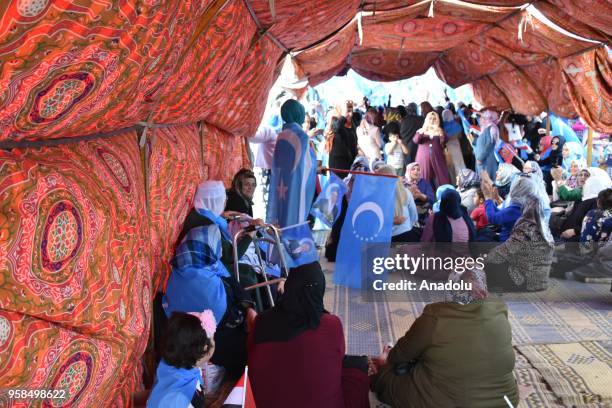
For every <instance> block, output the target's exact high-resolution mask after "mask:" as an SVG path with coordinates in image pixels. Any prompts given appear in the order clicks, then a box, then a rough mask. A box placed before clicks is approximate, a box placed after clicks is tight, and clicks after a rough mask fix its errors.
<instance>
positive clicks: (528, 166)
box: [523, 160, 551, 225]
mask: <svg viewBox="0 0 612 408" xmlns="http://www.w3.org/2000/svg"><path fill="white" fill-rule="evenodd" d="M523 173H527V174H531V175H532V176H533V177H534V179H535V180H534V181H535V187H536V191H535V195H536V197H538V199H539V200H540V203H541V204H542V209H543V211H544V221H545V222H546V224H547V225H548V222H549V221H550V215H551V208H550V196H549V195H548V193H547V192H546V182H545V181H544V173H543V172H542V169H541V168H540V165H539V164H538V162H536V161H533V160H528V161H526V162H525V164H524V165H523Z"/></svg>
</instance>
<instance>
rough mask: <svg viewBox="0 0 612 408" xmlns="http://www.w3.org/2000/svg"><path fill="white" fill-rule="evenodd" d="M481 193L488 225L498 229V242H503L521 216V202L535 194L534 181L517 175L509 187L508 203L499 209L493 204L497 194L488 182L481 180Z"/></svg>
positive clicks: (528, 176) (526, 176)
mask: <svg viewBox="0 0 612 408" xmlns="http://www.w3.org/2000/svg"><path fill="white" fill-rule="evenodd" d="M485 174H486V173H485ZM482 193H483V194H484V197H485V203H484V205H485V211H486V213H487V219H488V220H489V225H496V226H497V227H499V228H500V234H499V240H500V242H505V241H506V240H507V239H508V237H509V236H510V233H511V232H512V228H513V227H514V224H515V223H516V221H517V220H518V219H519V217H520V216H521V214H522V205H521V203H522V201H521V200H522V199H523V198H524V197H526V196H528V195H530V194H534V195H535V194H537V186H536V180H535V179H534V178H533V177H532V176H530V175H523V174H520V175H518V176H517V177H516V178H515V180H514V181H513V182H512V184H511V186H510V193H509V195H508V199H507V201H508V202H507V204H506V205H505V206H502V208H501V209H500V208H497V205H496V204H495V200H496V198H497V197H496V195H497V194H496V192H495V189H494V188H493V185H492V182H491V181H490V180H485V179H483V182H482Z"/></svg>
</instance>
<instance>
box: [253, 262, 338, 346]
mask: <svg viewBox="0 0 612 408" xmlns="http://www.w3.org/2000/svg"><path fill="white" fill-rule="evenodd" d="M324 295H325V275H323V271H322V270H321V265H320V264H319V263H318V262H313V263H309V264H306V265H302V266H300V267H298V268H293V269H291V271H290V272H289V277H288V278H287V281H286V282H285V292H284V293H283V295H282V296H281V297H280V298H279V300H278V302H277V304H276V306H274V307H273V308H272V309H270V310H267V311H265V312H263V313H262V314H261V316H259V317H258V318H257V324H256V325H255V332H254V336H253V340H254V341H255V344H258V343H266V342H272V341H289V340H291V339H293V338H295V337H297V336H299V335H300V334H302V333H303V332H305V331H306V330H310V329H316V328H318V327H319V324H320V323H321V316H322V315H323V313H327V311H326V310H325V308H324V307H323V296H324Z"/></svg>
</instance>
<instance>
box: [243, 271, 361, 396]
mask: <svg viewBox="0 0 612 408" xmlns="http://www.w3.org/2000/svg"><path fill="white" fill-rule="evenodd" d="M324 294H325V276H324V275H323V272H322V271H321V266H320V265H319V263H318V262H313V263H311V264H306V265H302V266H300V267H298V268H294V269H292V270H291V272H290V273H289V277H288V279H287V282H286V284H285V293H284V294H283V296H282V297H281V298H280V299H279V301H278V303H277V304H276V306H275V307H274V308H272V309H270V310H267V311H265V312H263V313H261V314H260V315H258V316H257V318H256V319H255V323H254V330H253V331H252V332H251V334H250V335H249V378H250V379H251V385H252V388H253V396H254V397H255V403H256V404H257V406H258V407H259V406H261V407H266V408H276V407H279V408H280V407H283V408H284V407H292V408H301V407H304V408H312V407H325V408H327V407H329V408H343V407H355V408H359V407H369V400H368V376H367V370H368V363H367V358H366V357H363V358H361V359H360V358H352V359H345V355H344V351H345V349H344V334H343V331H342V323H341V322H340V319H338V317H336V316H334V315H331V314H329V313H328V312H326V311H325V309H324V307H323V296H324ZM343 360H344V363H343ZM351 360H352V362H353V363H356V364H347V362H348V361H351ZM349 365H350V366H352V367H351V368H348V367H347V366H349ZM343 366H344V367H343ZM357 367H359V368H357Z"/></svg>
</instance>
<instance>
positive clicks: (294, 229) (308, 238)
mask: <svg viewBox="0 0 612 408" xmlns="http://www.w3.org/2000/svg"><path fill="white" fill-rule="evenodd" d="M280 236H281V241H282V243H283V247H284V250H285V262H287V266H288V267H289V268H297V267H298V266H302V265H306V264H309V263H312V262H316V261H318V260H319V252H318V251H317V245H316V244H315V241H314V238H313V237H312V231H310V227H309V226H308V223H307V222H304V223H302V224H298V225H292V226H290V227H285V228H282V229H281V230H280Z"/></svg>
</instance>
